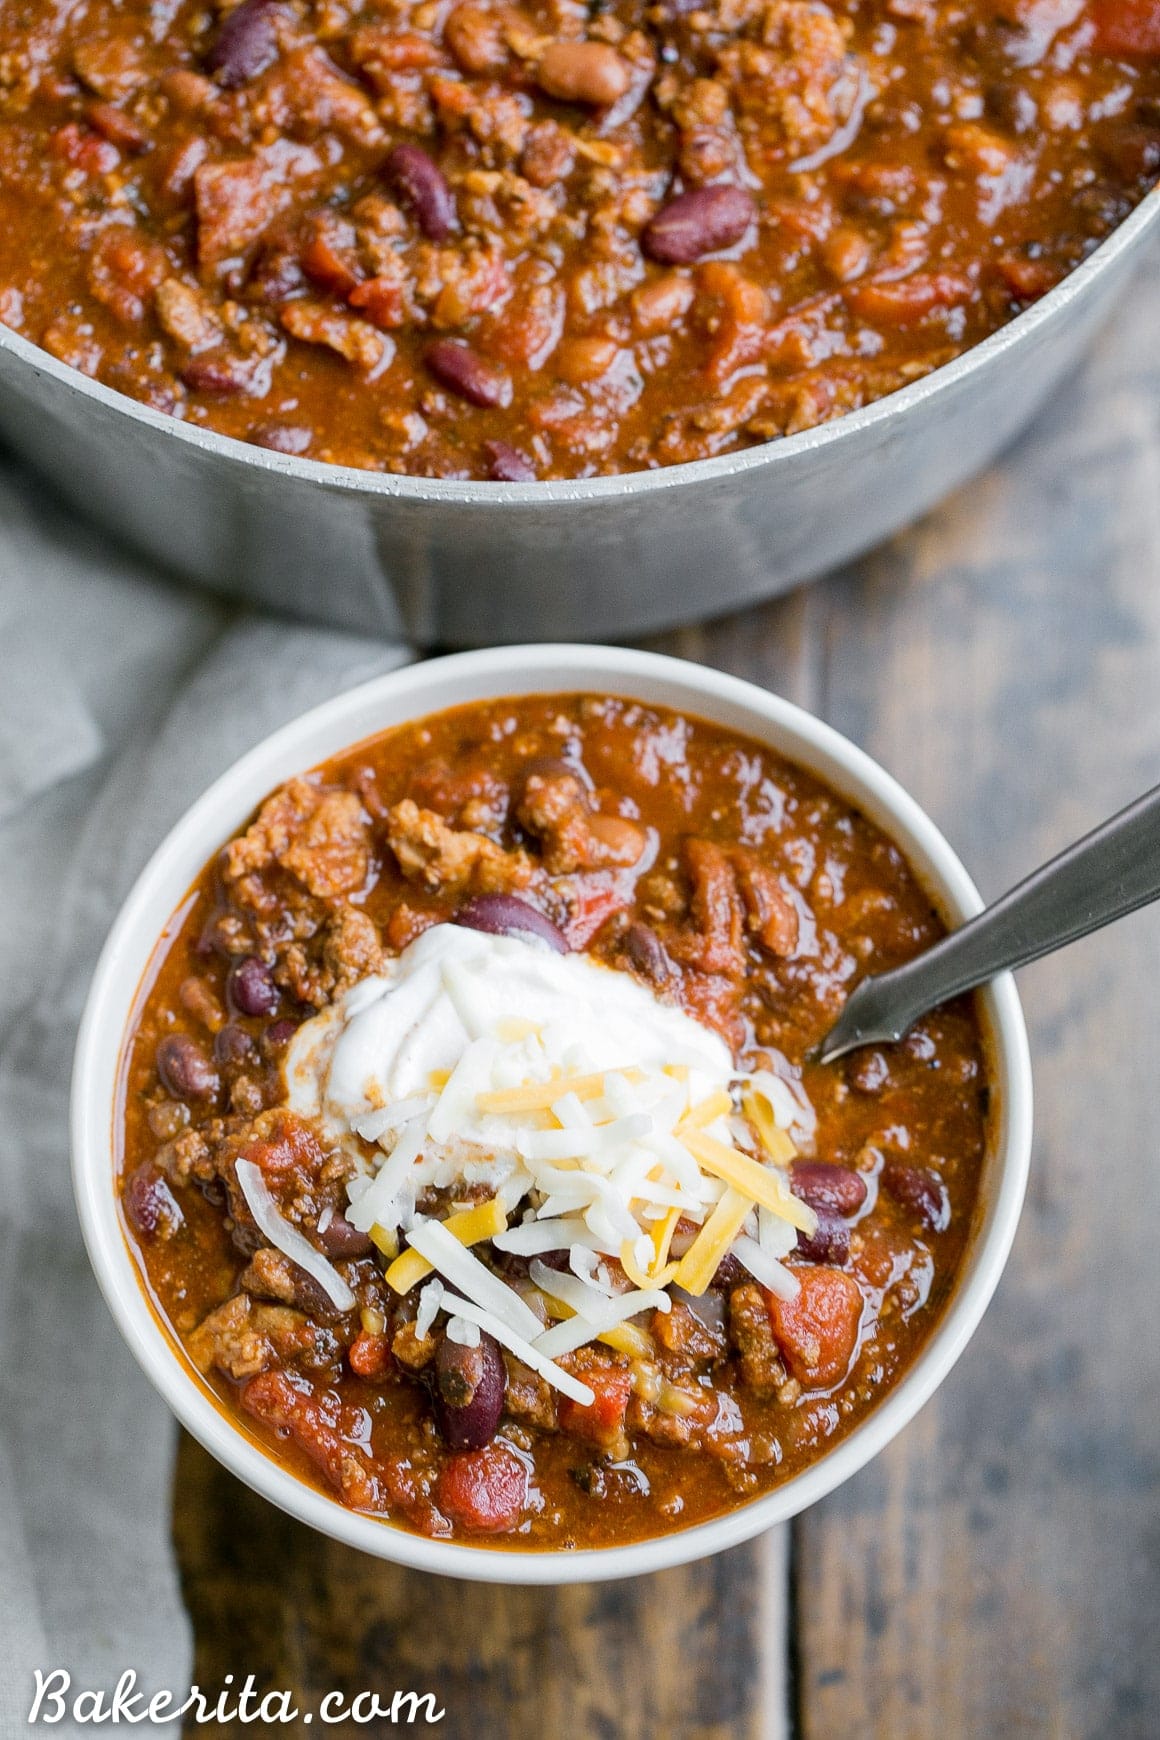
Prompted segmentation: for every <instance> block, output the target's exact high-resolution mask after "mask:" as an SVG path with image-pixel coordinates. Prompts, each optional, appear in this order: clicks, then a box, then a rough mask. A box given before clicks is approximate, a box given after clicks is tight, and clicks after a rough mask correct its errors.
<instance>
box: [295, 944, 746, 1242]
mask: <svg viewBox="0 0 1160 1740" xmlns="http://www.w3.org/2000/svg"><path fill="white" fill-rule="evenodd" d="M733 1075H734V1067H733V1059H732V1057H731V1055H730V1052H729V1048H728V1046H727V1045H726V1044H725V1042H724V1040H723V1039H722V1038H721V1037H720V1035H719V1034H717V1033H715V1032H713V1031H712V1030H710V1029H709V1028H707V1027H704V1026H702V1025H701V1023H700V1022H698V1021H695V1020H694V1019H693V1018H692V1017H691V1016H689V1015H687V1014H686V1013H685V1012H684V1011H683V1010H681V1009H678V1008H676V1007H675V1006H673V1005H670V1004H666V1003H662V1002H661V1001H660V1000H659V999H658V998H657V997H655V996H654V995H653V993H652V992H651V991H650V990H649V989H648V988H647V986H645V985H643V984H641V983H640V982H639V981H638V980H636V979H634V978H632V977H631V976H630V975H629V974H627V973H623V972H618V971H616V970H615V969H612V968H609V967H606V966H603V965H601V964H600V963H598V962H597V961H594V960H593V959H591V958H590V957H589V956H587V955H583V954H571V955H560V954H556V953H554V952H553V951H552V950H551V949H548V948H546V947H544V946H542V945H540V944H538V943H536V942H534V941H528V940H525V939H523V938H519V937H502V936H492V935H487V934H485V933H483V932H479V931H473V930H468V929H465V928H462V927H461V926H458V925H454V924H439V925H434V926H432V927H431V928H430V929H429V930H426V931H424V932H423V934H422V935H421V936H419V937H418V938H417V939H416V940H415V941H414V942H413V943H412V944H411V945H410V946H409V947H408V948H407V949H405V950H404V951H403V953H402V954H401V955H400V956H399V957H398V958H397V959H396V960H394V961H392V962H391V963H390V965H389V967H388V968H387V970H386V971H385V972H383V973H381V974H376V975H374V976H373V977H370V978H367V979H364V980H362V981H361V982H360V983H359V984H357V985H356V986H354V987H353V988H352V989H351V990H350V991H349V992H348V993H347V994H346V996H345V997H343V998H342V999H341V1000H340V1001H339V1002H338V1003H337V1004H335V1005H334V1006H333V1007H332V1008H330V1009H327V1010H325V1011H323V1012H322V1013H321V1014H320V1015H318V1016H316V1017H315V1018H314V1019H313V1020H311V1021H308V1022H306V1023H305V1024H304V1026H302V1027H301V1028H300V1029H299V1030H298V1033H297V1034H296V1035H295V1038H294V1040H293V1042H292V1044H291V1047H290V1051H289V1054H288V1057H287V1061H286V1080H287V1089H288V1099H289V1104H290V1106H291V1107H292V1109H293V1110H295V1111H297V1112H299V1113H300V1114H302V1115H303V1116H308V1117H312V1118H315V1119H317V1120H318V1121H319V1123H320V1124H321V1126H322V1128H323V1130H324V1131H325V1132H326V1134H327V1136H328V1137H329V1138H330V1139H331V1140H333V1141H335V1142H336V1143H340V1144H343V1143H344V1142H347V1139H348V1138H349V1137H350V1135H351V1134H352V1133H353V1134H354V1135H355V1136H357V1137H359V1138H361V1142H363V1143H370V1144H374V1145H377V1146H379V1147H381V1148H383V1149H385V1150H386V1151H387V1155H388V1158H387V1159H386V1160H385V1161H384V1162H382V1164H381V1166H378V1170H377V1171H375V1170H374V1167H375V1166H376V1165H377V1162H374V1161H372V1162H371V1163H370V1164H368V1162H367V1160H366V1156H365V1154H364V1153H362V1151H361V1146H360V1153H359V1165H360V1170H361V1171H363V1172H364V1173H366V1174H367V1175H368V1177H369V1179H370V1182H369V1183H368V1184H367V1185H365V1186H364V1187H363V1188H361V1189H360V1188H359V1187H360V1186H361V1185H362V1184H363V1181H362V1179H361V1178H360V1179H356V1181H355V1188H354V1192H353V1196H352V1203H353V1206H352V1209H351V1211H350V1212H351V1219H352V1220H353V1221H354V1223H355V1224H356V1225H359V1224H362V1223H366V1230H369V1228H370V1224H372V1223H373V1222H378V1224H380V1225H383V1226H386V1227H388V1228H390V1227H392V1226H397V1225H399V1224H400V1223H403V1224H405V1223H406V1219H407V1216H408V1214H409V1212H410V1210H411V1209H412V1208H413V1205H414V1200H415V1196H416V1194H417V1193H418V1191H420V1190H421V1189H423V1188H424V1187H425V1186H426V1185H428V1184H436V1185H453V1184H455V1183H456V1182H459V1181H462V1182H463V1183H465V1184H469V1185H476V1184H481V1183H483V1184H488V1185H490V1186H492V1187H494V1188H495V1189H496V1190H497V1192H499V1193H500V1194H501V1195H502V1196H504V1197H505V1199H506V1201H507V1205H508V1206H509V1207H512V1206H514V1204H515V1203H516V1202H517V1201H519V1199H520V1197H522V1196H523V1195H524V1194H525V1193H526V1192H527V1191H528V1189H529V1188H530V1187H532V1186H533V1185H535V1184H537V1183H538V1184H539V1186H540V1188H541V1194H543V1195H548V1196H551V1195H557V1196H563V1197H566V1196H567V1195H568V1189H567V1186H568V1184H569V1182H570V1181H569V1180H568V1179H567V1178H561V1177H559V1176H558V1175H557V1174H558V1169H559V1167H560V1166H561V1165H562V1164H568V1163H571V1164H572V1165H573V1166H575V1165H576V1164H577V1162H578V1161H581V1160H582V1161H585V1162H593V1163H594V1165H592V1164H589V1165H587V1166H586V1171H587V1172H589V1173H591V1172H592V1171H593V1170H595V1171H596V1172H597V1174H598V1176H600V1177H602V1178H604V1179H606V1180H608V1181H609V1183H610V1184H611V1182H612V1180H613V1179H614V1178H615V1180H616V1186H615V1187H613V1188H608V1187H605V1188H603V1189H600V1190H596V1191H595V1192H593V1189H592V1188H591V1186H588V1187H586V1189H584V1190H581V1189H580V1188H576V1189H575V1190H573V1192H572V1194H573V1195H574V1196H575V1197H576V1199H577V1201H576V1206H577V1207H580V1206H581V1203H582V1201H583V1200H584V1199H585V1198H587V1197H591V1196H592V1195H593V1194H595V1195H597V1196H598V1197H600V1198H601V1199H602V1200H601V1201H600V1202H597V1203H596V1204H595V1205H594V1204H592V1203H591V1202H587V1206H588V1207H593V1206H595V1208H596V1211H597V1212H596V1215H595V1219H596V1228H595V1229H594V1231H596V1232H597V1233H598V1234H600V1235H603V1236H604V1239H605V1242H606V1243H607V1242H608V1241H610V1240H622V1239H624V1238H625V1237H630V1236H636V1235H638V1234H639V1231H640V1226H639V1222H638V1221H637V1220H636V1219H635V1217H634V1216H632V1215H631V1214H630V1213H629V1212H628V1209H627V1207H626V1206H625V1205H626V1204H627V1202H628V1201H629V1200H630V1197H629V1195H628V1191H629V1190H630V1189H631V1188H632V1187H633V1186H634V1185H636V1184H639V1183H641V1182H642V1180H644V1179H645V1177H646V1175H647V1174H648V1173H650V1172H653V1173H657V1172H659V1171H660V1170H661V1162H662V1160H663V1159H664V1158H665V1156H666V1154H667V1157H668V1159H669V1161H670V1162H671V1161H672V1158H673V1147H674V1144H673V1142H672V1130H673V1128H674V1127H675V1126H676V1124H677V1123H678V1122H679V1120H680V1118H681V1117H682V1115H683V1114H684V1112H685V1111H686V1110H687V1109H688V1107H689V1105H690V1104H694V1103H697V1102H699V1101H702V1100H705V1099H706V1098H707V1097H708V1096H709V1095H711V1094H712V1093H713V1092H714V1091H715V1090H723V1089H726V1088H727V1087H728V1084H729V1082H730V1081H731V1079H732V1077H733ZM593 1077H604V1078H606V1079H605V1082H604V1084H603V1087H602V1091H601V1092H600V1093H599V1094H598V1095H597V1094H593V1093H592V1091H591V1090H592V1088H593V1082H592V1079H591V1078H593ZM578 1079H579V1080H581V1081H582V1082H584V1083H585V1084H586V1089H587V1096H586V1098H585V1099H584V1100H581V1099H579V1098H578V1097H577V1096H576V1095H575V1094H574V1093H572V1092H571V1090H570V1089H569V1087H568V1084H569V1083H571V1082H574V1081H576V1080H578ZM552 1081H558V1082H559V1083H560V1084H561V1085H560V1088H559V1099H560V1106H559V1107H558V1108H557V1112H559V1111H560V1110H562V1112H563V1116H564V1118H565V1120H566V1123H565V1127H564V1128H563V1129H561V1128H559V1127H557V1128H555V1129H549V1130H539V1129H535V1128H531V1129H530V1128H529V1117H528V1114H527V1113H526V1112H522V1111H516V1110H512V1111H510V1112H505V1111H504V1110H502V1109H490V1108H488V1105H487V1096H489V1095H495V1094H499V1095H500V1096H501V1099H502V1095H503V1093H504V1091H505V1090H510V1089H523V1088H527V1087H528V1086H529V1085H535V1084H544V1083H549V1082H552ZM481 1096H483V1100H482V1103H481ZM546 1121H548V1122H549V1123H558V1116H557V1117H553V1118H549V1119H547V1120H546ZM569 1128H570V1130H571V1133H570V1134H569ZM722 1134H723V1135H726V1137H727V1131H724V1130H723V1131H722ZM348 1145H349V1144H348ZM677 1164H678V1167H679V1168H680V1169H681V1170H683V1171H685V1173H686V1175H687V1177H688V1178H689V1179H690V1180H691V1178H692V1169H690V1168H689V1167H688V1166H687V1163H686V1157H685V1156H684V1155H683V1154H678V1156H677ZM630 1174H631V1177H630V1176H629V1175H630ZM553 1184H555V1185H557V1186H559V1188H558V1189H557V1190H555V1191H553V1190H552V1189H551V1188H550V1187H551V1186H552V1185H553ZM545 1187H547V1188H545ZM646 1188H647V1186H646ZM670 1194H671V1193H670ZM654 1195H657V1196H658V1198H659V1201H660V1203H661V1205H662V1206H663V1204H664V1202H665V1191H664V1189H663V1188H662V1189H660V1190H659V1191H654ZM612 1248H615V1244H613V1245H612Z"/></svg>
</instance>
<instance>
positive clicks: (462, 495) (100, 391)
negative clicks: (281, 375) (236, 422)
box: [0, 183, 1160, 510]
mask: <svg viewBox="0 0 1160 1740" xmlns="http://www.w3.org/2000/svg"><path fill="white" fill-rule="evenodd" d="M1157 219H1160V183H1158V184H1157V185H1156V186H1154V187H1152V188H1150V189H1149V190H1148V192H1147V193H1145V194H1144V196H1143V198H1142V199H1141V200H1140V201H1139V202H1138V204H1137V205H1135V206H1134V207H1133V209H1132V210H1131V211H1130V212H1129V213H1128V215H1127V217H1125V218H1124V220H1123V222H1122V223H1119V224H1117V226H1116V228H1115V229H1114V230H1112V231H1111V233H1110V234H1109V235H1108V236H1106V237H1105V238H1104V240H1103V241H1102V242H1101V243H1100V244H1099V246H1098V247H1096V248H1093V250H1092V252H1091V253H1090V254H1089V255H1088V256H1087V258H1086V259H1085V260H1082V261H1081V262H1080V264H1079V265H1078V266H1076V267H1074V268H1073V270H1072V271H1070V272H1069V273H1068V274H1067V275H1066V277H1064V278H1061V279H1060V281H1059V283H1058V284H1056V285H1055V286H1054V287H1053V288H1052V289H1051V290H1049V291H1048V292H1047V294H1046V295H1045V296H1042V297H1040V299H1039V300H1038V301H1037V302H1034V303H1032V304H1031V305H1030V306H1029V307H1028V308H1025V309H1024V310H1023V311H1022V312H1021V313H1020V314H1017V315H1015V316H1014V318H1013V319H1011V320H1009V321H1008V322H1007V323H1006V324H1005V325H1004V326H1001V327H998V328H997V329H996V331H994V332H993V333H991V334H990V335H989V336H988V337H987V338H984V339H982V340H981V341H980V342H979V343H978V344H976V345H972V346H971V347H970V348H969V349H967V350H965V351H963V352H961V353H960V355H958V356H957V357H953V358H952V359H951V361H950V362H948V363H944V364H943V365H942V366H941V367H940V368H936V369H933V370H932V371H931V372H930V374H928V375H924V376H923V377H922V378H921V379H920V380H917V381H912V382H911V383H910V385H909V386H905V387H901V388H899V389H898V391H897V392H894V393H887V394H886V395H885V396H884V397H883V398H880V399H875V400H872V401H871V402H870V404H868V405H864V406H862V407H861V409H860V410H856V411H849V412H846V413H845V415H843V416H841V417H837V418H834V419H833V420H832V421H831V422H827V423H819V424H817V425H816V426H815V427H814V428H812V429H803V430H801V431H799V432H798V433H797V434H796V435H786V436H782V437H780V438H779V439H776V440H772V441H765V442H762V443H760V444H759V445H758V446H755V447H747V448H743V449H741V450H739V451H737V452H733V453H724V454H721V455H719V456H718V457H716V458H712V459H693V460H686V461H684V462H683V463H681V464H677V465H666V466H658V467H656V468H655V469H653V470H649V471H628V472H618V473H616V474H614V475H612V476H609V477H592V478H559V479H550V478H547V479H544V480H542V481H541V480H538V479H537V480H536V481H533V482H531V483H491V482H486V481H483V480H481V479H474V478H438V477H413V476H408V475H406V474H399V473H394V472H378V471H361V470H359V469H357V468H356V467H354V466H349V465H332V464H330V463H328V462H327V461H325V460H320V459H305V458H301V457H299V456H297V455H295V454H287V453H275V452H272V451H271V450H269V449H267V448H262V447H256V446H254V445H253V444H252V443H250V442H247V441H241V440H238V439H237V438H236V437H234V436H232V435H221V434H219V433H218V432H217V431H216V430H213V429H203V428H201V427H199V426H198V425H197V424H192V423H187V422H184V421H182V420H180V419H178V418H175V417H170V416H167V415H166V414H165V413H164V412H162V411H157V410H154V409H152V408H151V407H150V406H148V405H144V404H142V403H141V402H140V401H139V400H137V399H133V398H131V397H130V396H129V395H128V394H127V393H120V392H117V391H116V390H115V389H114V388H112V387H107V386H105V385H104V384H103V383H102V382H100V381H96V380H93V379H92V378H91V377H90V376H88V375H85V374H82V373H81V372H80V371H79V370H78V369H74V368H72V367H71V366H70V365H69V364H68V363H63V362H60V361H59V360H58V359H57V358H56V357H54V356H51V355H50V354H49V353H48V352H47V351H46V350H43V349H42V348H41V347H40V346H39V345H37V344H34V343H33V341H32V340H31V339H28V338H25V337H23V336H22V335H21V334H20V333H18V332H16V331H14V330H13V329H12V328H11V327H8V326H5V325H4V324H3V323H2V322H0V351H5V350H6V351H9V352H10V353H11V354H12V355H13V356H14V357H16V358H17V359H18V360H19V361H21V362H23V363H26V364H28V365H30V366H31V368H32V369H33V371H34V373H42V374H47V375H48V376H49V377H50V378H51V379H53V380H55V381H57V382H59V383H60V384H61V385H62V386H64V387H65V388H68V389H71V390H72V391H73V392H75V393H76V394H77V395H78V396H79V397H81V398H88V399H92V400H95V401H96V402H97V403H98V404H100V405H103V406H104V407H105V408H106V409H108V410H111V411H113V412H115V413H119V414H120V415H122V416H124V417H126V418H128V419H130V420H131V421H134V422H137V423H139V424H142V425H143V426H144V427H145V428H146V429H152V430H155V431H156V432H157V433H158V434H161V435H166V436H169V437H171V438H172V439H173V440H174V441H176V442H177V443H179V444H184V445H185V446H188V447H190V448H192V449H194V450H200V451H202V452H204V453H207V454H211V455H214V456H215V457H216V458H218V459H221V460H224V461H232V462H233V463H235V464H238V465H241V466H243V467H247V468H249V469H251V470H253V471H255V472H270V473H273V474H275V475H278V476H282V477H293V478H297V479H298V480H299V481H301V482H304V483H311V484H316V485H319V486H321V487H323V488H325V489H328V490H332V491H334V492H337V493H344V492H349V493H352V494H363V495H365V496H369V497H381V498H383V499H385V500H394V501H400V502H440V503H444V504H447V505H448V506H450V505H452V504H458V505H462V506H470V507H472V508H476V509H485V510H486V509H489V508H495V509H499V508H504V507H508V508H511V507H547V506H553V505H562V504H565V503H583V502H588V501H602V500H604V501H607V500H615V499H619V498H622V497H627V498H634V497H637V496H647V495H651V494H653V493H654V492H656V491H657V490H663V489H673V488H679V487H680V486H681V485H683V484H687V485H690V486H692V485H694V484H696V483H711V482H714V481H723V480H725V479H727V478H733V477H740V476H742V475H744V474H745V473H746V472H750V471H760V470H762V469H764V468H765V467H766V466H770V465H776V464H785V465H789V464H792V462H793V460H794V459H795V458H796V457H798V456H799V455H802V454H806V453H812V452H819V451H821V450H822V449H823V448H826V447H829V446H831V445H832V444H833V443H834V442H836V441H841V440H842V439H844V438H845V437H849V438H850V439H851V440H852V439H853V438H854V436H855V435H856V433H857V432H858V431H859V430H862V429H871V428H879V427H884V428H888V427H889V426H890V425H891V424H893V423H894V422H896V421H897V420H898V419H899V418H903V417H905V416H906V414H907V412H908V411H909V410H910V409H911V407H912V406H915V405H917V404H920V403H922V402H923V401H925V400H926V399H929V398H937V397H940V396H942V395H944V394H947V393H950V392H953V391H954V389H955V387H957V386H958V385H959V384H960V383H961V382H964V381H966V380H968V379H969V378H970V376H972V375H973V374H974V373H975V372H976V371H977V370H979V369H982V368H985V367H987V366H988V365H989V364H990V363H991V362H992V361H993V360H998V359H999V358H1001V357H1002V356H1003V355H1005V354H1006V352H1007V351H1008V350H1010V349H1011V348H1012V347H1013V346H1014V345H1017V344H1020V343H1022V342H1023V340H1024V339H1030V338H1031V337H1032V335H1033V334H1034V333H1035V332H1037V331H1038V330H1039V329H1040V328H1041V327H1043V326H1045V325H1047V324H1048V323H1050V322H1052V321H1054V320H1055V319H1056V317H1057V316H1060V315H1062V313H1063V311H1064V310H1065V309H1066V308H1067V307H1068V306H1069V305H1070V304H1071V303H1072V302H1074V301H1075V300H1076V299H1077V298H1078V297H1080V296H1082V295H1084V294H1085V293H1086V292H1087V290H1088V288H1089V287H1090V286H1092V285H1093V284H1094V283H1095V281H1096V280H1097V279H1099V278H1101V277H1102V276H1104V274H1105V273H1106V272H1108V271H1110V270H1111V269H1112V268H1113V267H1114V265H1115V263H1116V262H1117V261H1118V260H1119V259H1120V257H1121V256H1122V255H1123V254H1125V253H1126V252H1128V251H1129V250H1130V249H1132V248H1133V247H1135V246H1137V245H1138V244H1139V243H1140V242H1141V241H1142V240H1143V237H1144V234H1145V233H1146V232H1147V231H1148V230H1149V229H1150V228H1151V227H1152V225H1153V223H1154V222H1156V221H1157Z"/></svg>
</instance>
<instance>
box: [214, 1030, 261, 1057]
mask: <svg viewBox="0 0 1160 1740" xmlns="http://www.w3.org/2000/svg"><path fill="white" fill-rule="evenodd" d="M213 1055H214V1061H215V1062H216V1063H220V1064H222V1065H224V1066H226V1067H229V1066H231V1065H232V1066H233V1067H234V1068H238V1067H239V1066H240V1065H242V1064H245V1063H256V1062H257V1059H258V1048H257V1046H256V1045H255V1044H254V1042H253V1040H252V1039H251V1038H250V1036H249V1034H248V1033H247V1032H246V1030H245V1028H244V1027H239V1026H238V1024H237V1022H236V1021H227V1022H226V1024H225V1026H224V1027H223V1028H222V1029H221V1031H220V1032H219V1033H218V1034H217V1036H216V1038H215V1039H214V1042H213Z"/></svg>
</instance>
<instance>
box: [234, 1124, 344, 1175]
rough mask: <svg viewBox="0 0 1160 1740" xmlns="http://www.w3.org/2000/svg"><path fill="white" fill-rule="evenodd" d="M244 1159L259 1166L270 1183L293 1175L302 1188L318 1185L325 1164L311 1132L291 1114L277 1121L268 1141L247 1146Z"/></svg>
mask: <svg viewBox="0 0 1160 1740" xmlns="http://www.w3.org/2000/svg"><path fill="white" fill-rule="evenodd" d="M243 1157H244V1158H245V1159H247V1160H252V1161H253V1162H254V1164H255V1166H260V1167H261V1169H262V1171H263V1172H264V1173H265V1174H266V1177H267V1179H268V1180H269V1181H270V1182H274V1180H276V1179H280V1178H284V1177H288V1176H289V1175H291V1174H293V1175H295V1176H296V1177H297V1178H299V1179H301V1181H302V1182H303V1183H304V1184H305V1183H314V1182H316V1181H317V1178H318V1174H319V1172H320V1171H321V1169H322V1165H323V1162H324V1160H325V1155H324V1154H323V1152H322V1149H321V1148H320V1147H319V1145H318V1139H317V1137H316V1136H315V1135H314V1132H313V1131H312V1130H311V1129H310V1127H309V1125H308V1124H304V1123H303V1122H302V1120H301V1119H300V1118H296V1117H295V1116H294V1115H293V1113H292V1112H286V1113H284V1114H283V1116H282V1117H280V1118H279V1119H278V1120H277V1122H276V1124H275V1126H274V1128H273V1130H272V1131H271V1133H270V1135H269V1136H268V1137H265V1138H263V1137H256V1138H255V1139H254V1141H252V1142H248V1143H247V1144H246V1147H245V1148H244V1150H243Z"/></svg>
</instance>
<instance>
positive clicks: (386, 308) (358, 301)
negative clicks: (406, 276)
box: [347, 278, 407, 330]
mask: <svg viewBox="0 0 1160 1740" xmlns="http://www.w3.org/2000/svg"><path fill="white" fill-rule="evenodd" d="M347 300H348V301H349V303H350V305H351V307H352V308H358V309H361V310H362V312H363V313H364V314H365V315H366V317H367V319H368V320H370V321H372V322H373V323H374V325H375V326H382V327H385V328H386V329H388V330H389V329H391V328H392V327H396V326H402V324H403V322H404V321H405V319H406V317H407V310H406V304H405V302H404V300H403V286H402V285H401V284H399V283H397V282H396V281H395V279H394V278H367V279H365V280H364V281H363V282H362V283H361V284H356V285H355V287H354V289H353V290H351V292H350V294H349V296H348V298H347Z"/></svg>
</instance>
